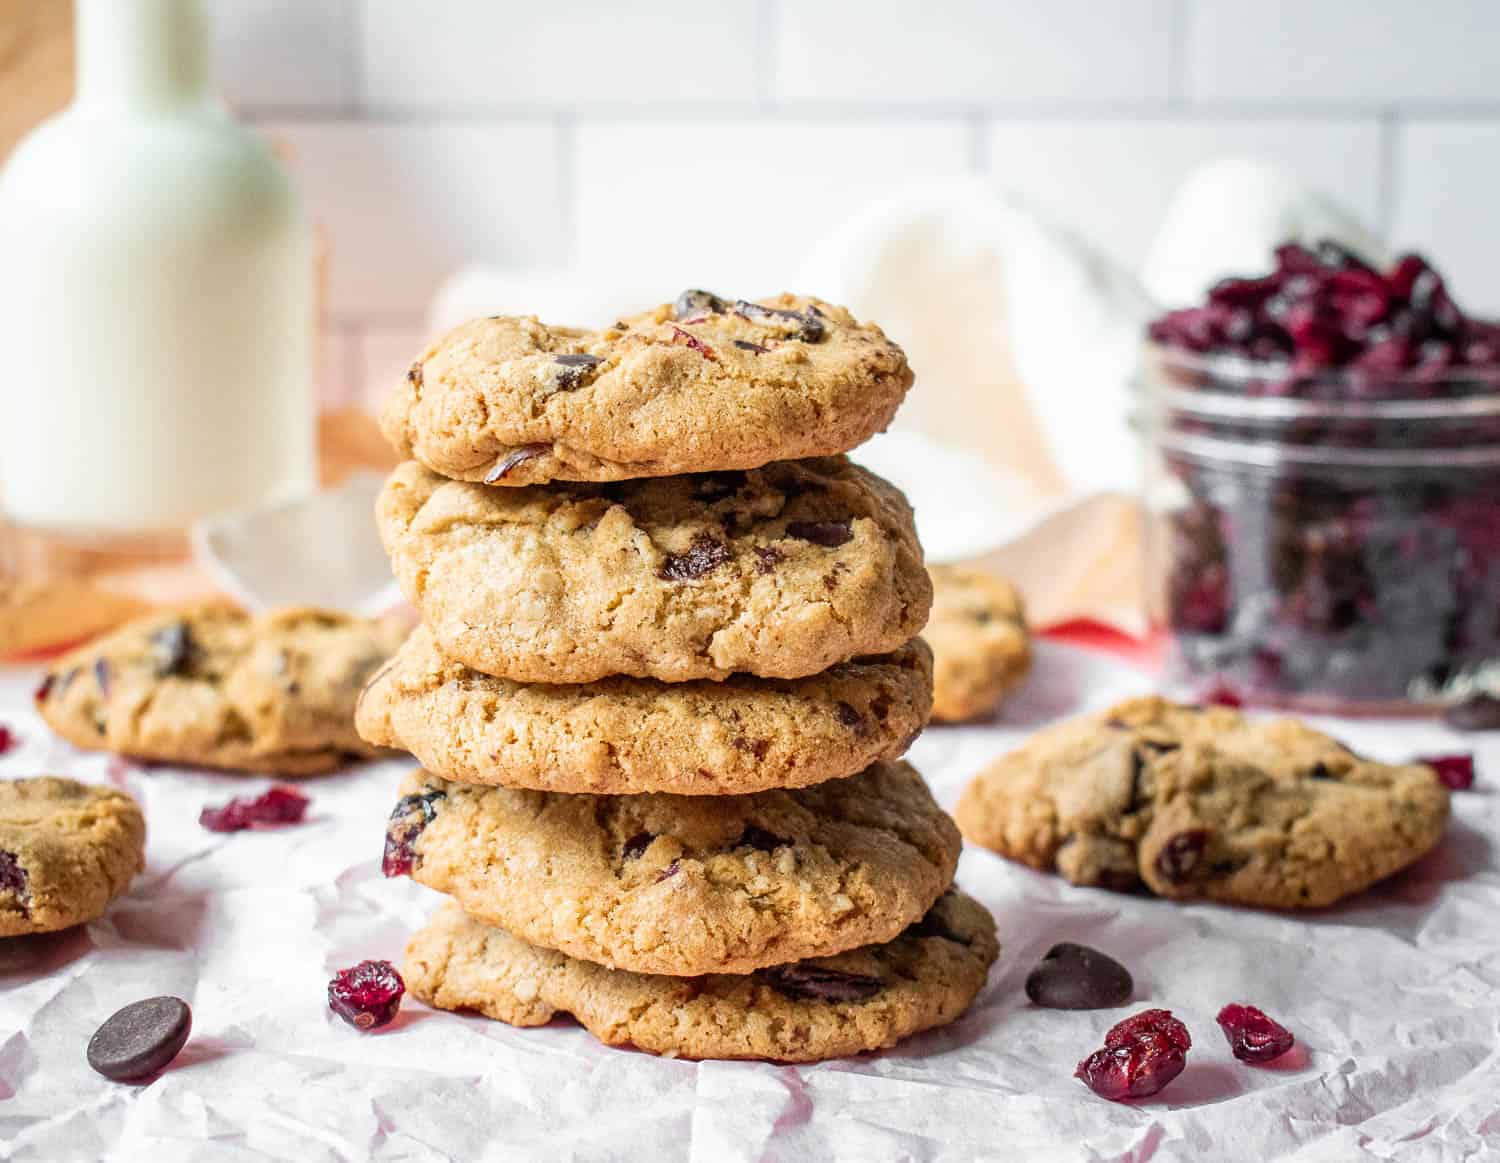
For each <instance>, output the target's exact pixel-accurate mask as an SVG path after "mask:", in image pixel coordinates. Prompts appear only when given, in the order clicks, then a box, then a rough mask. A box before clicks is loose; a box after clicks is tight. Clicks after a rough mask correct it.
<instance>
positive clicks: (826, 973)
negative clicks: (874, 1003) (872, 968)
mask: <svg viewBox="0 0 1500 1163" xmlns="http://www.w3.org/2000/svg"><path fill="white" fill-rule="evenodd" d="M760 976H761V979H762V980H763V981H765V982H766V984H767V985H769V986H770V987H771V988H772V989H774V990H776V992H777V993H780V994H782V995H784V996H786V997H789V998H792V999H793V1000H794V1001H826V1002H832V1003H833V1004H835V1005H838V1004H841V1003H845V1002H861V1001H869V1000H870V998H872V997H874V996H875V995H876V994H877V993H879V992H880V991H881V989H882V988H883V984H882V982H881V980H880V978H878V977H870V976H868V975H866V974H863V973H845V972H843V971H842V970H839V969H824V968H822V967H820V966H817V965H808V964H805V963H801V962H795V963H793V964H791V965H777V966H775V967H773V968H771V969H763V970H761V973H760Z"/></svg>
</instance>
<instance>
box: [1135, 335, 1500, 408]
mask: <svg viewBox="0 0 1500 1163" xmlns="http://www.w3.org/2000/svg"><path fill="white" fill-rule="evenodd" d="M1146 350H1147V355H1148V357H1150V359H1151V360H1152V361H1154V362H1155V363H1157V364H1159V365H1160V366H1162V367H1164V368H1167V369H1170V370H1173V371H1182V372H1188V373H1196V374H1201V375H1204V376H1207V377H1210V378H1211V379H1213V380H1216V381H1221V382H1224V381H1227V382H1229V383H1234V382H1236V381H1238V382H1245V383H1249V382H1251V381H1257V380H1261V381H1264V380H1276V379H1285V378H1286V377H1287V376H1288V375H1289V374H1291V369H1290V365H1289V364H1287V363H1286V362H1284V361H1272V360H1253V359H1247V358H1246V357H1244V356H1239V355H1228V354H1204V353H1201V352H1189V351H1183V350H1182V349H1181V348H1174V347H1168V346H1166V345H1164V344H1159V343H1154V342H1148V343H1147V344H1146ZM1356 377H1358V379H1356ZM1308 378H1309V379H1310V380H1311V382H1313V383H1320V384H1326V385H1328V386H1330V387H1339V386H1351V387H1352V386H1353V385H1355V384H1356V383H1361V384H1362V385H1367V384H1368V382H1369V381H1370V379H1371V378H1372V373H1370V372H1368V371H1356V370H1353V369H1348V368H1336V369H1330V370H1328V371H1325V372H1320V373H1317V374H1316V375H1313V376H1309V377H1308ZM1376 382H1377V383H1379V385H1380V386H1381V388H1382V389H1383V392H1382V396H1381V398H1379V399H1370V398H1368V397H1366V398H1363V399H1359V398H1347V397H1346V398H1343V399H1308V398H1306V397H1303V396H1280V395H1278V396H1268V395H1249V394H1242V393H1237V392H1225V391H1213V390H1204V389H1199V388H1191V387H1180V386H1175V385H1171V384H1169V383H1165V382H1164V383H1161V384H1159V385H1157V391H1158V393H1159V396H1160V399H1161V400H1162V401H1163V402H1164V403H1166V404H1167V405H1168V406H1169V407H1170V408H1171V409H1172V410H1173V411H1177V412H1184V413H1189V414H1194V415H1199V416H1203V417H1206V418H1223V419H1226V420H1265V421H1286V420H1347V421H1372V420H1373V421H1379V420H1395V421H1411V420H1459V419H1480V418H1485V417H1490V416H1500V367H1482V368H1478V367H1476V368H1454V369H1452V371H1451V372H1450V373H1449V374H1446V375H1443V376H1438V377H1434V376H1432V375H1431V374H1430V373H1422V374H1420V375H1419V374H1418V373H1417V372H1416V370H1415V369H1405V370H1403V371H1400V372H1391V373H1380V374H1379V376H1378V379H1377V380H1376ZM1445 386H1449V387H1462V388H1463V389H1465V391H1464V394H1442V391H1443V388H1444V387H1445ZM1476 386H1477V387H1480V388H1481V389H1483V388H1491V389H1493V391H1483V390H1481V391H1479V392H1475V390H1474V389H1475V388H1476ZM1391 388H1395V389H1401V388H1408V389H1409V391H1404V392H1403V391H1399V390H1397V391H1394V392H1391V391H1388V389H1391ZM1435 393H1436V394H1435Z"/></svg>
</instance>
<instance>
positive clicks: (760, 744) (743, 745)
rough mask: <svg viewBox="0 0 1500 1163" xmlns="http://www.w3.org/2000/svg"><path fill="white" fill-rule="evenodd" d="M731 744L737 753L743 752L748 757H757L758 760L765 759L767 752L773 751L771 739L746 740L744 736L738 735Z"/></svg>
mask: <svg viewBox="0 0 1500 1163" xmlns="http://www.w3.org/2000/svg"><path fill="white" fill-rule="evenodd" d="M729 742H730V744H731V746H733V747H734V749H735V750H736V751H743V752H745V753H746V754H748V755H753V756H755V758H756V759H764V758H765V757H766V752H768V751H770V750H771V741H770V740H769V739H746V738H745V736H743V735H736V736H735V737H734V738H733V739H731V740H730V741H729Z"/></svg>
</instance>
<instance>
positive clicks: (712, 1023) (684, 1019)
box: [403, 891, 1000, 1062]
mask: <svg viewBox="0 0 1500 1163" xmlns="http://www.w3.org/2000/svg"><path fill="white" fill-rule="evenodd" d="M999 952H1000V947H999V944H998V943H997V941H996V938H995V922H994V920H993V919H992V918H991V917H990V914H989V913H988V912H987V911H986V910H985V908H984V907H983V906H982V905H980V904H979V903H978V902H977V901H975V900H973V899H972V898H970V897H968V896H965V895H964V894H963V893H961V892H955V891H949V892H947V893H945V894H944V895H943V896H942V897H941V898H940V899H939V900H938V901H937V903H936V904H935V905H933V907H932V909H931V910H930V911H929V912H928V913H927V915H926V916H925V917H923V918H922V919H921V920H920V921H918V922H917V923H916V924H913V925H911V926H910V927H908V928H907V929H906V930H905V931H904V932H902V933H901V934H900V935H899V936H897V937H895V938H893V939H892V940H890V941H888V942H886V943H885V944H882V945H869V946H866V947H865V948H862V949H855V950H852V951H850V952H847V953H842V954H840V955H838V956H837V957H827V958H821V959H819V960H816V961H803V962H798V963H794V964H790V965H780V966H776V967H774V968H770V969H764V970H761V971H759V972H756V973H751V974H742V975H733V974H710V975H708V976H704V977H686V978H684V977H663V976H657V975H652V974H642V973H628V972H626V971H624V970H619V969H606V968H604V967H603V966H601V965H595V964H593V963H592V962H588V961H580V960H578V959H576V958H573V957H569V956H567V955H566V954H563V953H557V952H554V951H552V950H550V949H543V948H539V947H538V946H535V945H529V944H527V943H526V942H524V941H521V940H519V939H518V938H516V937H513V936H511V935H510V934H509V933H507V932H505V931H504V930H503V929H498V928H495V927H493V926H490V925H486V924H484V923H482V922H480V921H476V920H473V919H472V918H470V917H467V916H465V915H464V913H463V912H462V911H461V910H460V909H459V908H458V907H457V906H455V905H451V904H450V905H447V906H445V907H444V908H443V909H442V910H440V911H439V912H438V914H437V915H436V916H435V917H434V918H433V920H432V922H431V923H430V924H429V925H428V926H427V927H426V928H425V929H421V930H420V931H418V932H417V933H416V935H415V936H413V937H412V939H411V942H410V944H408V945H407V949H406V964H405V965H404V966H403V973H404V976H405V978H406V981H407V983H408V985H409V986H410V988H411V991H412V994H413V995H414V996H416V997H418V998H420V999H421V1000H422V1001H424V1002H426V1003H427V1004H428V1005H431V1006H436V1007H438V1008H439V1009H461V1010H477V1011H479V1012H480V1013H482V1014H484V1015H485V1016H486V1017H490V1018H495V1019H497V1020H499V1021H502V1022H509V1023H510V1024H511V1025H514V1026H541V1025H545V1024H546V1023H547V1022H549V1021H551V1020H552V1018H553V1017H554V1016H556V1015H557V1014H559V1013H567V1014H571V1015H572V1016H573V1017H575V1018H577V1019H578V1021H579V1022H580V1023H581V1024H582V1025H583V1026H584V1027H585V1028H586V1029H588V1030H589V1032H590V1033H592V1034H593V1035H594V1036H595V1037H597V1038H598V1039H599V1040H600V1041H602V1042H605V1043H607V1044H608V1045H611V1046H635V1047H638V1048H639V1049H641V1050H645V1051H647V1052H648V1053H651V1054H664V1055H669V1056H671V1057H683V1058H763V1059H770V1060H773V1061H781V1062H817V1061H821V1060H823V1059H827V1058H841V1057H846V1056H848V1055H852V1054H859V1053H862V1052H864V1051H867V1050H878V1049H882V1048H884V1047H887V1046H894V1045H895V1044H896V1043H897V1042H899V1041H901V1040H902V1039H903V1038H907V1037H910V1036H911V1035H913V1034H916V1033H918V1032H919V1031H922V1030H928V1029H932V1028H934V1027H936V1026H942V1025H946V1024H948V1023H949V1022H952V1021H954V1020H956V1019H957V1018H958V1016H959V1015H960V1014H962V1013H963V1011H964V1010H965V1009H966V1008H968V1005H969V1003H970V1002H972V1001H973V1000H974V997H975V995H976V994H978V992H979V991H980V989H981V988H982V987H983V986H984V983H985V978H986V976H987V975H988V973H989V968H990V966H991V965H992V964H994V962H995V958H996V957H998V956H999Z"/></svg>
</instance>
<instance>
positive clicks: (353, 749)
mask: <svg viewBox="0 0 1500 1163" xmlns="http://www.w3.org/2000/svg"><path fill="white" fill-rule="evenodd" d="M401 638H402V631H401V629H400V628H399V627H397V626H395V625H393V624H388V623H385V622H378V621H372V620H370V619H365V618H356V617H352V616H350V615H347V614H340V613H334V612H332V611H327V610H315V609H309V608H302V607H295V608H288V609H282V610H278V611H274V612H271V613H266V614H260V615H250V614H246V613H243V612H242V611H239V610H236V609H234V608H232V607H230V606H226V605H203V606H195V607H191V608H188V609H183V610H176V611H169V612H164V613H158V614H152V615H149V616H147V617H145V618H141V619H138V620H137V621H134V622H130V623H128V624H127V625H125V626H122V627H121V628H120V629H118V630H116V631H114V632H113V633H111V634H109V635H107V636H105V637H103V638H100V639H97V640H95V641H94V642H91V643H89V644H88V645H86V646H82V647H80V648H78V649H77V650H74V651H73V652H72V653H70V654H67V655H65V656H64V657H63V658H61V659H59V660H58V661H57V662H56V663H55V664H54V665H53V666H52V668H51V669H50V670H49V671H48V672H47V676H46V678H45V679H44V680H43V682H42V685H41V687H40V688H39V689H38V690H37V694H36V705H37V709H38V710H39V711H40V712H41V714H42V717H43V718H45V719H46V720H47V722H48V724H49V725H50V726H51V727H52V729H53V730H54V731H56V732H57V733H58V734H59V735H61V736H62V737H63V738H65V739H67V740H68V741H69V742H70V743H73V744H74V745H76V746H78V747H84V748H88V749H90V750H101V751H113V752H116V753H118V754H121V755H129V756H133V757H135V758H138V759H146V760H155V761H158V762H165V763H182V764H190V765H194V766H203V767H221V768H227V769H231V770H240V771H263V772H272V773H276V774H280V775H291V776H295V775H317V774H319V773H322V772H327V771H333V770H334V769H336V768H338V767H340V766H341V765H342V764H344V763H345V762H346V761H347V760H348V759H349V758H351V757H356V756H369V755H373V754H374V753H375V749H374V748H372V747H371V746H370V745H369V744H367V743H365V742H364V740H362V739H361V738H360V737H359V735H358V734H357V733H356V732H355V730H354V703H355V700H356V699H357V698H358V697H359V692H360V689H361V688H362V687H363V686H364V684H365V681H366V680H367V679H368V678H369V677H370V675H371V674H372V673H373V672H374V671H375V670H376V668H377V667H379V666H380V664H381V663H382V662H384V661H385V660H386V659H387V658H388V657H389V656H390V655H391V654H392V653H393V652H394V651H395V650H396V648H397V647H398V646H399V645H400V644H401Z"/></svg>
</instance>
